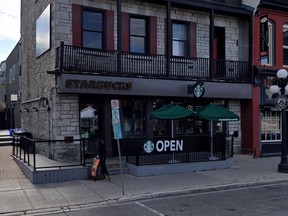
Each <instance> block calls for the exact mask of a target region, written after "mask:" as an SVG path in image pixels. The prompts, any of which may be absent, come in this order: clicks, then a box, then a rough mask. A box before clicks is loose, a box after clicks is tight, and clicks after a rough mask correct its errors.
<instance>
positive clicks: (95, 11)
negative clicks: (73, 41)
mask: <svg viewBox="0 0 288 216" xmlns="http://www.w3.org/2000/svg"><path fill="white" fill-rule="evenodd" d="M85 12H89V13H96V14H101V16H102V23H101V25H102V27H101V30H90V29H84V13H85ZM104 26H105V11H102V10H93V9H91V8H85V7H84V8H83V10H82V22H81V32H82V47H84V48H92V49H105V38H106V36H105V29H104ZM84 32H92V33H100V34H101V46H100V47H90V46H85V45H84V38H85V37H84Z"/></svg>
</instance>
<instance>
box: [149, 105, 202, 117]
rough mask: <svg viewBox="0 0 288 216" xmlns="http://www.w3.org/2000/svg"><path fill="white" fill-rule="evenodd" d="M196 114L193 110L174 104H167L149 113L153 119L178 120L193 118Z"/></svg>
mask: <svg viewBox="0 0 288 216" xmlns="http://www.w3.org/2000/svg"><path fill="white" fill-rule="evenodd" d="M195 114H196V113H195V112H194V111H193V110H189V109H186V108H185V107H182V106H180V105H178V104H175V103H170V104H167V105H165V106H163V107H161V108H159V109H157V110H155V111H153V112H151V113H150V118H154V119H180V118H185V117H188V116H193V115H195Z"/></svg>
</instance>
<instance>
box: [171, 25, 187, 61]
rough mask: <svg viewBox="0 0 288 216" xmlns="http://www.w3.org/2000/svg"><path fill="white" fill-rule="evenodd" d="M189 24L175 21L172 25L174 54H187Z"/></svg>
mask: <svg viewBox="0 0 288 216" xmlns="http://www.w3.org/2000/svg"><path fill="white" fill-rule="evenodd" d="M187 47H188V42H187V25H186V24H183V23H173V25H172V55H173V56H182V57H184V56H187V55H188V52H187V50H188V49H187Z"/></svg>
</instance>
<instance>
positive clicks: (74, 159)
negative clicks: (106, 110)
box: [12, 135, 105, 170]
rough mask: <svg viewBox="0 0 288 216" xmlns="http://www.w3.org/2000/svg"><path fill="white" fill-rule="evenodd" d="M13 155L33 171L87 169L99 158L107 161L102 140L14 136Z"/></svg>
mask: <svg viewBox="0 0 288 216" xmlns="http://www.w3.org/2000/svg"><path fill="white" fill-rule="evenodd" d="M63 145H65V149H63V148H62V147H63ZM12 155H13V156H14V157H16V158H18V159H19V160H21V161H23V162H24V163H25V164H27V165H28V166H30V167H31V168H32V169H33V170H39V169H44V168H46V169H47V168H59V169H61V168H62V167H72V166H84V167H85V166H86V165H91V164H92V163H93V160H94V158H95V157H97V156H100V157H104V159H105V144H104V142H103V140H100V139H74V140H70V141H68V140H35V139H30V138H28V137H25V136H17V135H13V142H12Z"/></svg>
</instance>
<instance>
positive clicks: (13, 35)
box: [0, 0, 21, 63]
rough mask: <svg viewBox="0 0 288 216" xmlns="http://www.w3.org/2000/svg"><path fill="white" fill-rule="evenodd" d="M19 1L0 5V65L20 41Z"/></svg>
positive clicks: (11, 0)
mask: <svg viewBox="0 0 288 216" xmlns="http://www.w3.org/2000/svg"><path fill="white" fill-rule="evenodd" d="M20 6H21V0H2V1H1V3H0V63H1V62H2V61H5V60H6V59H7V57H8V56H9V54H10V53H11V51H12V50H13V49H14V47H15V46H16V44H17V42H18V41H19V40H20Z"/></svg>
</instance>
